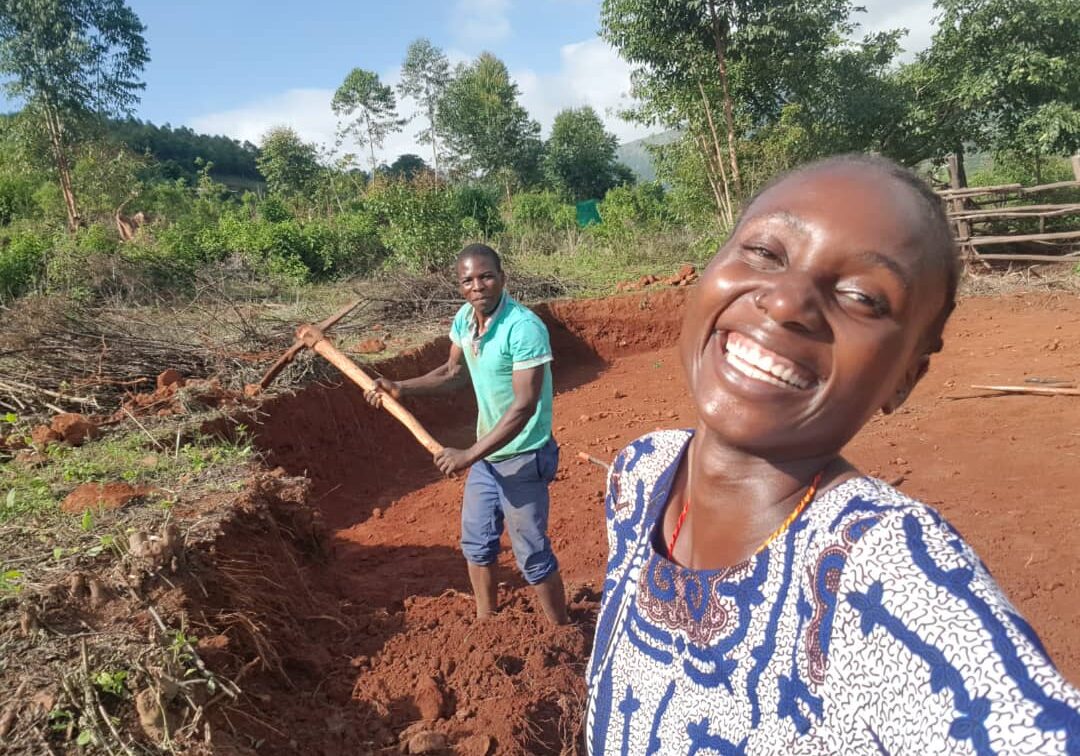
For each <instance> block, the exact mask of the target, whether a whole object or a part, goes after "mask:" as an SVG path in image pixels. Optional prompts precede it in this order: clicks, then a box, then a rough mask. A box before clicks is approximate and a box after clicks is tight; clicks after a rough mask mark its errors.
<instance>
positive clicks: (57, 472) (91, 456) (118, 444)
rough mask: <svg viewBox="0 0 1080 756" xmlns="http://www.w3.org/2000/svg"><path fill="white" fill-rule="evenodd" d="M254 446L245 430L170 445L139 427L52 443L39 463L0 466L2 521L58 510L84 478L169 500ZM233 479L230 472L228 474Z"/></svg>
mask: <svg viewBox="0 0 1080 756" xmlns="http://www.w3.org/2000/svg"><path fill="white" fill-rule="evenodd" d="M253 453H254V452H253V448H252V445H251V443H250V440H249V439H248V437H247V433H246V431H245V429H243V428H242V427H239V428H238V433H237V438H236V440H235V441H223V440H221V439H217V438H209V437H196V438H195V439H194V440H192V441H189V442H185V443H182V444H180V445H178V446H175V447H174V448H172V449H169V448H167V447H166V446H165V445H164V444H161V445H160V447H159V446H155V445H154V444H153V443H152V442H151V441H150V439H149V438H148V437H147V436H146V435H144V434H142V433H141V432H139V431H135V432H121V433H116V434H112V435H110V436H107V437H105V438H102V439H98V440H96V441H90V442H88V443H86V444H84V445H83V446H79V447H70V446H66V445H59V444H58V445H52V446H50V447H48V449H47V450H46V451H45V453H44V455H43V456H44V459H43V460H42V461H41V462H40V463H39V464H37V465H31V464H25V463H21V462H8V463H6V464H4V465H0V524H2V523H5V522H8V521H11V520H13V519H15V518H20V517H28V516H31V517H32V516H36V515H39V514H48V513H51V512H55V511H56V510H57V507H58V506H59V504H60V502H61V501H62V500H63V498H64V497H65V496H67V494H68V493H70V492H71V491H72V490H73V489H74V488H75V487H77V486H79V485H81V484H83V483H110V482H114V481H123V482H125V483H130V484H132V485H149V486H153V487H154V488H156V489H158V490H159V491H160V492H161V493H160V495H159V496H157V497H156V498H158V499H159V500H160V499H164V500H167V499H168V497H169V494H170V492H171V491H175V490H177V489H179V488H180V487H181V486H186V485H191V483H192V482H193V480H194V479H195V478H196V477H199V478H202V479H204V481H205V480H207V479H210V478H213V477H214V475H215V473H219V472H221V473H229V472H231V471H234V470H235V468H236V467H237V466H238V465H241V464H243V463H245V462H247V461H248V460H249V459H250V458H251V457H252V455H253ZM222 477H224V478H230V477H231V475H228V474H226V475H224V476H222Z"/></svg>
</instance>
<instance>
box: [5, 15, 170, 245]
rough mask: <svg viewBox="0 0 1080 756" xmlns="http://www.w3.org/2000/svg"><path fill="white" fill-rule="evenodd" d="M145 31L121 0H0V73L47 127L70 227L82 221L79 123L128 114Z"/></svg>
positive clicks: (134, 94) (134, 97)
mask: <svg viewBox="0 0 1080 756" xmlns="http://www.w3.org/2000/svg"><path fill="white" fill-rule="evenodd" d="M144 31H146V28H145V27H144V26H143V25H142V22H140V21H139V17H138V16H137V15H135V12H134V11H132V10H131V9H130V8H129V7H128V6H127V4H126V3H125V2H124V0H33V2H30V1H28V0H0V75H2V76H5V77H7V79H8V80H7V81H6V83H5V85H4V86H5V89H6V91H7V93H8V95H9V96H11V97H13V98H15V99H20V100H23V101H24V102H25V103H26V105H27V107H28V109H30V110H31V112H33V113H34V114H35V115H37V116H38V118H39V119H40V121H41V122H42V124H43V125H44V127H45V131H46V133H47V134H48V135H49V144H50V147H51V152H52V161H53V165H54V167H55V169H56V174H57V179H58V180H59V182H60V189H61V192H62V193H63V196H64V205H65V208H66V210H67V221H68V228H69V229H71V230H74V229H75V228H77V227H78V226H79V225H80V223H81V219H80V217H79V209H78V204H77V203H76V200H75V192H74V190H73V189H72V183H71V149H72V146H73V143H74V141H75V138H76V135H75V133H74V131H75V128H76V125H77V124H78V123H79V122H80V121H82V120H85V119H88V118H89V119H95V120H96V119H98V118H100V117H101V116H103V115H116V114H130V112H131V108H132V106H133V105H134V104H135V103H136V102H138V94H137V92H138V91H139V90H140V89H143V87H144V86H145V85H144V84H143V83H142V82H141V81H139V80H138V76H139V74H140V73H141V72H142V70H143V67H144V66H145V65H146V62H147V61H148V60H149V54H148V52H147V48H146V40H145V39H143V32H144Z"/></svg>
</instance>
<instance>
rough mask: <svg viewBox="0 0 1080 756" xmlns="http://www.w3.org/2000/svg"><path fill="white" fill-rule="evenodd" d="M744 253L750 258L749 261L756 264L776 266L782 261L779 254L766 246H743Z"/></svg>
mask: <svg viewBox="0 0 1080 756" xmlns="http://www.w3.org/2000/svg"><path fill="white" fill-rule="evenodd" d="M745 250H746V255H747V256H748V257H749V258H750V261H751V262H753V263H755V264H758V265H768V266H776V265H780V264H782V263H783V259H782V258H781V257H780V255H778V254H776V253H775V252H773V251H772V250H770V249H768V248H767V247H753V246H750V247H745Z"/></svg>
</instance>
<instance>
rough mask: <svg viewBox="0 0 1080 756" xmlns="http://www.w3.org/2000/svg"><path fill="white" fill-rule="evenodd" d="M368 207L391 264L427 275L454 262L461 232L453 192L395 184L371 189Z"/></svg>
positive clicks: (433, 186) (425, 185) (434, 187)
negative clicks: (428, 272)
mask: <svg viewBox="0 0 1080 756" xmlns="http://www.w3.org/2000/svg"><path fill="white" fill-rule="evenodd" d="M367 204H368V207H369V208H370V209H371V211H372V212H373V213H374V214H375V217H376V218H377V219H378V221H379V238H380V239H381V240H382V243H383V244H384V245H385V246H386V248H387V249H389V250H390V252H391V261H392V262H393V263H396V264H398V265H400V266H401V267H403V268H406V269H407V270H412V271H416V272H427V271H433V270H438V269H439V268H442V267H444V266H446V265H448V264H449V263H450V261H451V260H453V258H454V255H455V254H456V253H457V251H458V247H459V246H460V245H461V240H462V238H463V237H464V229H463V227H462V223H461V218H459V217H458V215H457V213H456V211H455V210H456V208H455V198H454V195H453V193H452V192H449V191H446V190H444V189H440V188H439V187H438V186H437V185H434V184H416V185H409V184H406V183H404V182H400V181H396V182H392V183H387V184H383V185H380V186H377V187H375V188H373V189H372V190H371V192H370V193H369V194H368V197H367Z"/></svg>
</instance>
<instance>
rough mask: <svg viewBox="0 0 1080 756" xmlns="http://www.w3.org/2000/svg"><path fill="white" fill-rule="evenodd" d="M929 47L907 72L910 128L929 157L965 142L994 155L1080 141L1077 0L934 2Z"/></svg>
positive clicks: (1073, 146) (1032, 152) (1075, 145)
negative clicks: (935, 15) (935, 18)
mask: <svg viewBox="0 0 1080 756" xmlns="http://www.w3.org/2000/svg"><path fill="white" fill-rule="evenodd" d="M935 6H936V8H937V10H938V13H939V16H938V29H937V32H936V33H935V34H934V37H933V41H932V43H931V45H930V48H929V49H928V50H926V51H925V52H923V53H922V54H921V55H919V57H918V59H917V60H916V62H915V63H914V64H913V65H912V66H909V67H908V68H907V69H906V70H905V72H904V75H905V77H906V78H907V79H908V81H909V83H910V85H911V90H912V92H913V93H914V98H915V107H914V108H913V109H912V112H911V120H910V122H909V124H908V126H909V127H910V129H911V130H912V131H913V132H914V133H915V134H916V135H918V136H919V137H921V138H922V139H923V140H924V146H925V150H926V152H927V153H928V156H934V157H942V156H944V155H945V154H947V153H955V154H957V155H958V157H959V158H960V165H961V169H962V159H963V150H964V146H965V144H972V145H974V146H975V147H977V148H980V149H989V150H992V151H995V152H998V153H1001V152H1019V153H1023V154H1027V155H1029V156H1031V157H1034V158H1035V159H1036V163H1037V161H1038V158H1039V156H1040V155H1044V156H1045V155H1048V154H1059V155H1067V154H1069V153H1072V152H1075V151H1076V150H1078V149H1080V13H1078V12H1077V5H1076V2H1075V0H938V1H937V2H936V3H935Z"/></svg>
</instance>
